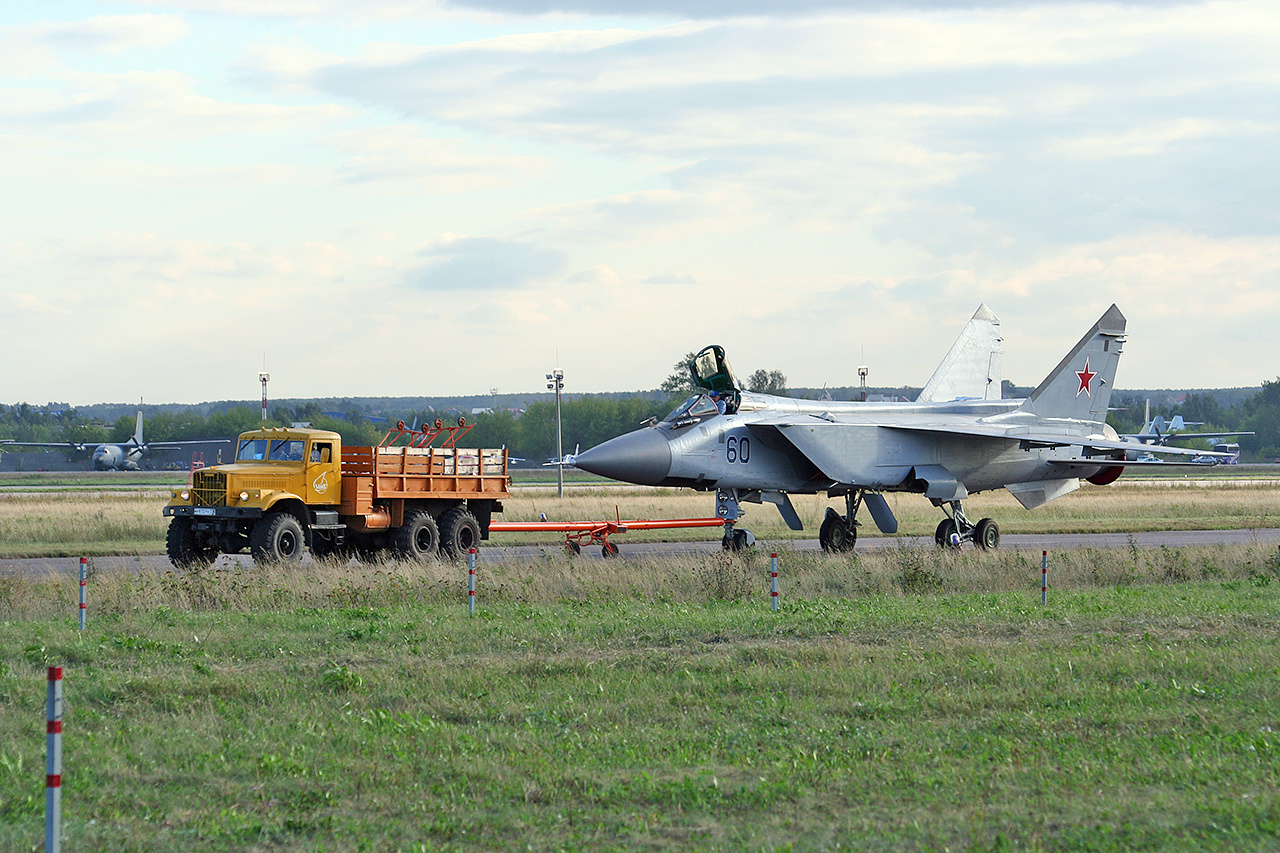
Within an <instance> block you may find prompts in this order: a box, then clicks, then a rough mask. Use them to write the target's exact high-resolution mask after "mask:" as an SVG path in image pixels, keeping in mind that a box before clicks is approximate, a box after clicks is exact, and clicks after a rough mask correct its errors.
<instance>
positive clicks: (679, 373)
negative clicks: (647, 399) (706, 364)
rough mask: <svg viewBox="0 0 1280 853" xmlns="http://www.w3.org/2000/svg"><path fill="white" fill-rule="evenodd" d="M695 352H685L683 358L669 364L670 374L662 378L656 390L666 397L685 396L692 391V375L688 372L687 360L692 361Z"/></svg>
mask: <svg viewBox="0 0 1280 853" xmlns="http://www.w3.org/2000/svg"><path fill="white" fill-rule="evenodd" d="M695 355H697V353H695V352H688V353H685V356H684V358H682V359H680V360H679V361H677V362H676V363H675V364H673V365H672V366H671V375H670V376H668V377H667V378H666V379H664V380H663V382H662V384H661V385H660V386H658V390H659V391H661V392H662V393H663V394H666V395H667V396H668V397H687V396H689V395H690V394H692V393H693V391H694V388H693V376H692V375H691V374H690V373H689V362H691V361H693V357H694V356H695Z"/></svg>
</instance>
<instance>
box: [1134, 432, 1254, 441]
mask: <svg viewBox="0 0 1280 853" xmlns="http://www.w3.org/2000/svg"><path fill="white" fill-rule="evenodd" d="M1238 435H1253V433H1252V432H1172V433H1167V434H1159V435H1157V434H1153V433H1146V432H1139V433H1123V434H1122V436H1121V437H1122V438H1132V439H1134V440H1135V441H1139V442H1142V443H1143V444H1147V443H1148V442H1161V443H1163V442H1166V441H1177V440H1178V439H1181V438H1234V437H1235V436H1238Z"/></svg>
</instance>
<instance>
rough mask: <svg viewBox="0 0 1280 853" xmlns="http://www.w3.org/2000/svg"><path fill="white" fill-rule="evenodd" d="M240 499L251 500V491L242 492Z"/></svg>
mask: <svg viewBox="0 0 1280 853" xmlns="http://www.w3.org/2000/svg"><path fill="white" fill-rule="evenodd" d="M240 500H241V502H243V501H247V500H249V493H248V492H241V493H240Z"/></svg>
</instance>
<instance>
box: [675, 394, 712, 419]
mask: <svg viewBox="0 0 1280 853" xmlns="http://www.w3.org/2000/svg"><path fill="white" fill-rule="evenodd" d="M717 411H718V410H717V409H716V404H715V403H713V402H711V398H710V397H708V396H707V395H705V394H694V395H693V396H692V397H690V398H689V399H687V400H685V401H684V402H683V403H681V404H680V405H679V406H677V407H676V408H675V410H673V411H672V412H671V414H669V415H667V416H666V417H665V418H663V420H664V421H676V420H679V419H680V418H700V417H702V416H703V415H714V414H716V412H717Z"/></svg>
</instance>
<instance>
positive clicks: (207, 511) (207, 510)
mask: <svg viewBox="0 0 1280 853" xmlns="http://www.w3.org/2000/svg"><path fill="white" fill-rule="evenodd" d="M213 512H214V510H213V507H211V506H198V507H196V508H195V514H196V515H213Z"/></svg>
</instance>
